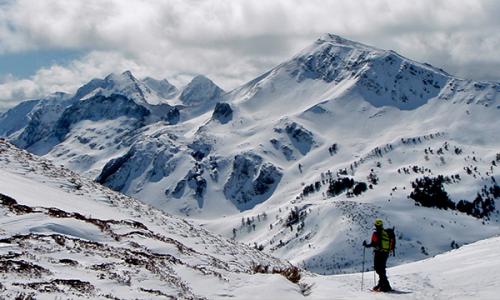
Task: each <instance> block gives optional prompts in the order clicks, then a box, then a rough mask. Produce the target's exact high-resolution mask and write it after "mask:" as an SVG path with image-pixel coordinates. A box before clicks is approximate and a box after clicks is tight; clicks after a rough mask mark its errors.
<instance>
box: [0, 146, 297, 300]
mask: <svg viewBox="0 0 500 300" xmlns="http://www.w3.org/2000/svg"><path fill="white" fill-rule="evenodd" d="M0 154H1V156H0V165H1V168H0V177H1V178H2V180H1V182H0V204H1V205H0V224H1V226H0V228H1V229H0V278H1V280H0V281H1V284H0V294H1V295H2V296H0V297H2V298H3V297H6V298H14V297H23V298H24V297H30V296H32V297H36V298H37V299H38V298H40V299H48V298H54V297H64V298H66V297H75V298H99V299H102V298H112V299H137V298H142V299H144V298H148V299H152V298H165V297H166V298H182V299H206V298H208V299H214V298H218V297H225V296H231V295H232V294H234V293H240V292H238V290H241V289H243V290H244V289H248V288H256V286H257V285H261V284H262V283H263V282H268V283H265V285H271V284H272V285H274V286H276V287H277V288H278V289H279V288H281V289H284V290H287V291H288V293H290V294H296V293H300V288H299V286H298V285H296V284H294V283H292V282H291V281H289V280H287V279H286V278H285V277H284V276H282V275H279V274H275V275H272V274H259V275H254V273H255V272H254V267H255V266H257V265H262V266H268V268H269V270H270V271H269V272H271V270H273V269H274V270H282V271H285V270H287V269H290V268H291V265H290V264H288V263H287V262H282V261H280V260H278V259H275V258H272V257H270V256H267V255H265V254H263V253H262V252H259V251H257V250H254V249H251V248H249V247H246V246H244V245H240V244H237V243H235V242H233V241H230V240H226V239H224V238H221V237H220V236H215V235H213V234H210V233H208V232H207V231H206V230H204V229H202V228H200V227H199V226H194V225H192V224H190V223H188V222H186V221H184V220H182V219H179V218H176V217H173V216H170V215H167V214H164V213H162V212H160V211H158V210H156V209H154V208H152V207H150V206H147V205H144V204H142V203H140V202H138V201H137V200H134V199H132V198H129V197H126V196H123V195H120V194H118V193H116V192H113V191H110V190H109V189H107V188H104V187H102V186H100V185H97V184H95V183H93V182H91V181H90V180H88V179H85V178H82V177H79V176H78V175H77V174H75V173H73V172H71V171H68V170H67V169H64V168H62V167H56V166H54V165H53V164H52V163H51V162H49V161H47V160H45V159H40V158H37V157H35V156H32V155H31V154H29V153H27V152H25V151H21V150H18V149H16V148H14V147H13V146H12V145H10V144H8V143H6V142H4V141H0ZM254 278H255V279H256V280H255V282H254V281H253V279H254ZM240 283H244V285H245V287H244V288H243V287H241V286H239V285H240ZM240 295H241V294H240Z"/></svg>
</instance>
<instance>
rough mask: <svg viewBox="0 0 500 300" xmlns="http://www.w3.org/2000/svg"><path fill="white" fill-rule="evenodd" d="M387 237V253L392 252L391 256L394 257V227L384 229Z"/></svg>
mask: <svg viewBox="0 0 500 300" xmlns="http://www.w3.org/2000/svg"><path fill="white" fill-rule="evenodd" d="M384 231H385V232H386V233H387V235H388V237H389V248H388V249H387V250H388V252H389V253H391V252H392V256H396V234H395V233H394V227H392V228H387V229H384Z"/></svg>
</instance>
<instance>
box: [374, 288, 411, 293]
mask: <svg viewBox="0 0 500 300" xmlns="http://www.w3.org/2000/svg"><path fill="white" fill-rule="evenodd" d="M368 290H369V291H370V292H372V293H386V294H411V292H408V291H399V290H390V291H387V292H383V291H377V290H374V289H368Z"/></svg>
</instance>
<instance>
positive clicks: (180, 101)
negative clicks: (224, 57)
mask: <svg viewBox="0 0 500 300" xmlns="http://www.w3.org/2000/svg"><path fill="white" fill-rule="evenodd" d="M117 77H118V78H117ZM148 82H149V83H148ZM151 82H152V81H151V80H144V81H140V80H137V79H134V77H133V75H132V74H130V73H129V72H125V73H123V74H121V75H110V76H108V77H106V79H103V80H92V81H91V82H90V83H89V84H87V85H86V86H84V87H82V88H81V89H80V90H79V91H78V92H77V93H76V95H74V96H73V97H70V98H69V99H70V100H67V101H69V102H68V103H67V104H66V103H64V105H62V106H63V108H64V109H61V110H57V112H58V114H57V115H55V117H54V119H53V121H52V122H51V123H50V124H49V123H43V122H42V124H45V125H44V126H45V127H43V126H41V127H42V128H51V129H50V132H51V133H52V134H43V135H40V134H39V132H42V131H41V130H39V129H37V128H38V127H37V126H33V125H32V126H28V125H29V124H30V123H33V122H32V117H31V116H32V115H33V114H34V112H33V110H32V107H31V105H32V104H30V103H25V104H21V105H20V106H18V107H16V108H14V109H13V110H11V111H8V112H6V113H5V114H4V115H2V117H0V118H2V120H3V121H2V123H0V133H2V135H3V136H5V137H6V138H8V139H9V140H10V141H12V142H13V143H15V144H16V145H19V146H21V147H23V148H26V149H28V150H29V151H32V152H34V153H37V154H43V155H45V157H47V158H49V159H52V160H54V161H55V162H57V163H61V164H64V165H66V166H67V167H69V168H70V169H72V170H74V171H77V172H79V173H82V174H84V175H86V176H88V177H89V178H94V179H95V180H96V181H97V182H99V183H101V184H103V185H106V186H108V187H110V188H112V189H114V190H117V191H120V192H123V193H125V194H127V195H131V196H134V197H136V198H138V199H141V200H142V201H144V202H146V203H148V204H151V205H153V206H155V207H157V208H159V209H162V210H164V211H167V212H170V213H173V214H178V215H182V216H188V217H190V218H192V219H193V220H195V221H196V222H199V223H202V224H204V225H205V226H206V228H209V229H210V230H213V231H215V232H218V233H220V234H222V235H225V236H226V237H228V238H234V239H236V240H239V241H242V242H245V243H249V244H252V245H253V244H254V243H256V244H257V245H258V246H260V247H261V248H263V250H264V251H266V252H268V253H272V254H274V255H277V256H279V257H283V258H286V259H290V260H291V261H292V262H294V263H297V264H300V265H301V266H304V267H305V268H306V269H309V270H312V271H316V272H319V273H336V272H346V271H352V270H358V269H359V266H360V263H361V257H359V256H353V255H352V253H353V251H356V250H359V248H360V245H361V242H362V241H363V240H364V239H368V238H369V235H370V232H371V222H372V220H373V218H375V217H376V216H378V217H382V218H383V219H384V220H385V221H386V223H387V226H396V227H397V228H396V231H397V232H398V256H397V257H396V260H395V261H396V262H397V263H402V262H406V261H412V260H417V259H422V258H425V257H427V256H428V255H434V254H437V253H441V252H444V251H446V250H449V249H451V248H454V247H457V245H458V246H459V245H463V244H466V243H470V242H473V241H476V240H479V239H482V238H486V237H490V236H493V235H494V234H496V233H497V232H498V230H499V227H500V226H499V225H500V223H499V213H498V210H497V209H496V208H495V199H498V198H499V197H500V190H499V189H500V188H499V187H498V185H497V181H498V180H499V179H500V178H499V174H500V173H499V170H498V167H497V165H498V164H499V163H500V135H499V133H498V128H500V118H498V117H499V112H500V96H499V93H500V83H498V82H474V81H470V80H464V79H460V78H456V77H454V76H451V75H449V74H447V73H446V72H444V71H443V70H440V69H438V68H435V67H432V66H430V65H428V64H423V63H418V62H415V61H412V60H410V59H407V58H404V57H402V56H400V55H399V54H397V53H395V52H393V51H386V50H381V49H377V48H374V47H371V46H367V45H363V44H360V43H357V42H353V41H349V40H346V39H343V38H341V37H338V36H335V35H331V34H327V35H325V36H323V37H321V38H320V39H318V40H317V41H315V42H314V43H313V44H312V45H311V46H309V47H307V48H306V49H304V50H303V51H301V52H300V53H298V54H297V55H296V56H294V57H293V58H291V59H290V60H288V61H286V62H283V63H282V64H280V65H278V66H276V67H275V68H273V69H272V70H269V71H268V72H266V73H264V74H263V75H261V76H259V77H258V78H256V79H254V80H252V81H250V82H248V83H246V84H244V85H243V86H241V87H238V88H237V89H235V90H233V91H231V92H229V93H223V92H222V91H221V90H220V89H219V88H218V87H216V86H215V84H214V83H213V82H211V81H210V80H208V79H206V78H204V77H201V76H200V77H196V78H195V79H193V81H192V82H191V83H190V84H188V86H187V87H185V88H183V89H182V90H179V91H176V92H175V95H174V93H173V92H172V95H174V96H171V95H170V94H169V96H167V97H166V96H165V93H164V92H165V91H166V90H168V85H167V84H166V83H165V82H164V84H163V85H162V87H163V88H160V87H158V85H159V84H154V83H153V84H152V83H151ZM160 91H163V92H160ZM61 103H62V102H61ZM16 110H17V111H26V112H28V111H29V112H28V117H27V118H19V117H17V118H18V119H16V122H14V121H11V120H13V119H12V117H9V116H17V114H16V113H15V111H16ZM48 111H50V110H48ZM40 114H41V115H44V112H43V111H41V113H40ZM35 125H36V124H35ZM44 132H47V131H44ZM26 141H30V143H26ZM440 175H441V176H440Z"/></svg>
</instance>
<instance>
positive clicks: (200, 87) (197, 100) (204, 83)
mask: <svg viewBox="0 0 500 300" xmlns="http://www.w3.org/2000/svg"><path fill="white" fill-rule="evenodd" d="M223 93H224V90H222V89H221V88H220V87H219V86H218V85H216V84H215V83H214V82H213V81H212V80H210V79H208V78H207V77H206V76H204V75H197V76H195V77H194V78H193V79H192V80H191V82H190V83H188V85H187V86H186V87H185V88H184V90H183V91H182V94H181V96H180V100H181V101H182V102H183V103H184V104H187V105H199V104H202V103H204V102H208V101H210V102H213V101H218V100H220V98H221V96H222V94H223Z"/></svg>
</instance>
